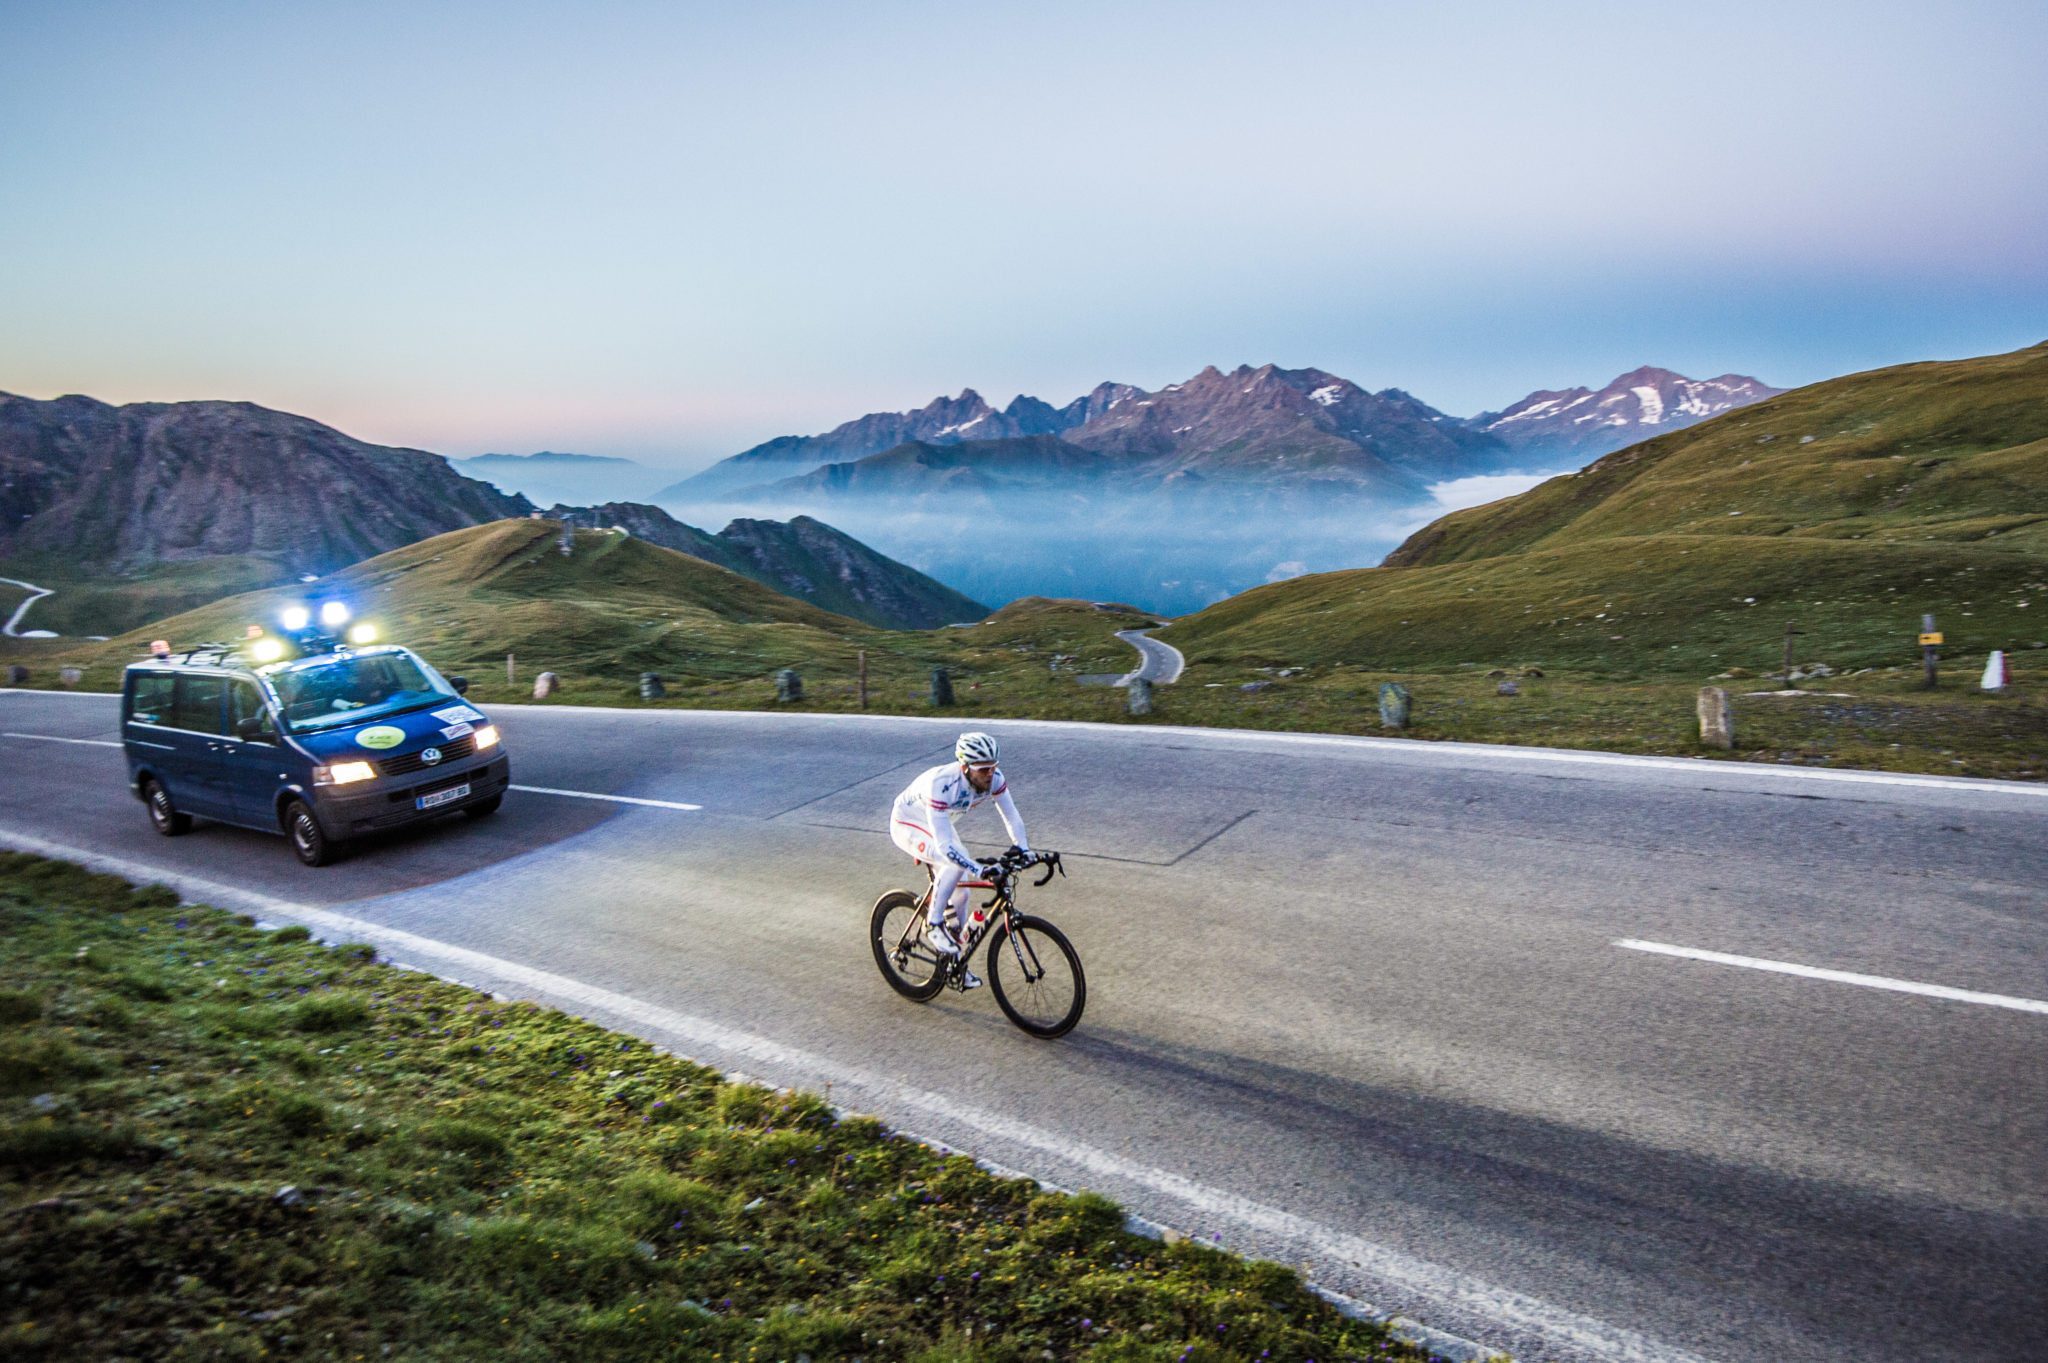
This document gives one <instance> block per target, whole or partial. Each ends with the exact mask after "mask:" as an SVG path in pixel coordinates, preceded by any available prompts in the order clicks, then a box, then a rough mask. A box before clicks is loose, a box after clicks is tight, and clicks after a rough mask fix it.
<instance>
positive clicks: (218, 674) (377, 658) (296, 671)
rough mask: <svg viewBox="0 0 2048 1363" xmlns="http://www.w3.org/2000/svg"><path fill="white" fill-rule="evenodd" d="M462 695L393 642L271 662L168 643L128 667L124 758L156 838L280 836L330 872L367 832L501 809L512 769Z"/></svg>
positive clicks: (489, 727)
mask: <svg viewBox="0 0 2048 1363" xmlns="http://www.w3.org/2000/svg"><path fill="white" fill-rule="evenodd" d="M461 689H462V684H461V683H460V682H459V681H458V683H456V684H454V685H451V684H450V683H449V682H448V681H447V680H446V679H445V678H443V677H442V676H441V674H440V673H438V672H436V671H435V670H434V669H433V668H432V667H431V666H429V665H428V664H427V662H426V661H425V660H424V659H422V658H421V657H419V655H417V654H415V653H414V652H412V650H410V649H407V648H401V647H398V646H397V645H383V646H379V647H373V648H346V647H339V646H333V647H328V648H325V649H322V650H321V651H317V652H313V653H310V654H308V655H307V656H303V657H299V658H295V659H292V660H290V661H278V662H271V663H262V664H259V663H255V662H253V661H252V660H250V659H247V658H245V657H244V656H243V655H242V654H240V653H238V652H236V651H234V650H232V649H230V648H228V647H226V646H224V645H223V646H212V647H201V648H196V649H192V650H190V651H188V652H185V653H182V654H173V653H171V652H170V651H169V650H168V647H167V646H165V647H162V648H160V650H159V651H158V653H157V655H156V656H155V657H154V658H152V659H150V660H149V661H146V662H139V663H131V664H129V666H128V670H127V673H126V675H125V677H124V678H123V680H122V684H121V746H122V748H123V750H124V751H125V752H126V753H127V754H128V776H129V781H130V784H131V786H132V787H133V789H134V792H135V796H136V798H137V799H139V800H141V801H142V802H143V804H144V805H146V806H147V807H148V810H149V819H150V823H151V824H153V825H154V826H155V828H156V831H157V832H159V833H161V834H163V835H164V836H166V837H174V836H176V835H177V834H180V833H183V832H185V831H186V830H187V829H189V828H191V826H192V820H193V819H194V818H195V817H197V818H202V819H213V820H216V821H217V822H220V823H230V824H238V825H240V826H241V827H243V828H256V829H261V830H264V831H266V832H271V833H283V834H284V835H285V836H286V837H287V838H288V839H289V840H290V842H291V845H292V851H293V852H295V853H297V854H298V858H299V860H300V861H302V862H304V863H306V865H308V866H324V865H326V864H327V863H328V862H330V861H333V860H334V859H335V858H336V857H338V856H340V855H341V853H342V851H343V850H344V849H345V848H346V846H347V844H348V843H349V842H350V841H351V840H352V839H355V838H358V837H361V836H363V835H364V834H368V833H376V832H381V831H383V830H385V829H389V828H397V827H400V826H402V825H405V824H409V823H417V822H419V821H421V820H424V819H432V818H437V817H439V816H440V815H442V814H447V813H452V812H453V811H455V810H461V811H462V812H463V813H464V814H468V815H471V816H473V817H482V816H484V815H487V814H491V813H494V812H496V810H497V808H498V806H499V805H500V804H502V803H503V802H504V799H505V790H506V787H507V786H508V785H510V784H511V780H512V764H511V761H510V759H509V758H507V756H506V755H505V750H504V748H503V747H502V746H501V745H500V743H499V741H498V729H497V726H496V725H494V724H492V723H490V722H489V720H488V719H487V718H486V717H485V716H484V714H483V712H482V711H480V710H478V709H477V708H476V707H474V706H472V705H470V704H469V703H468V702H467V701H465V700H464V699H463V698H462V695H461V694H460V692H461Z"/></svg>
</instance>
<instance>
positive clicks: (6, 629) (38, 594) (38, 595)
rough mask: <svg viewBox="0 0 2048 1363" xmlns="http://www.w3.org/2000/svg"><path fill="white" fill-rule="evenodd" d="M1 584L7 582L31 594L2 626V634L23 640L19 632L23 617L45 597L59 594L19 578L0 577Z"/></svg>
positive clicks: (52, 589) (0, 629)
mask: <svg viewBox="0 0 2048 1363" xmlns="http://www.w3.org/2000/svg"><path fill="white" fill-rule="evenodd" d="M0 582H5V583H7V584H8V585H9V586H11V587H19V588H21V589H22V590H23V591H25V592H27V593H28V594H29V595H28V599H27V600H26V601H24V602H22V603H21V604H20V605H19V606H16V607H15V608H14V614H12V615H10V616H8V617H7V623H6V624H5V625H0V634H5V635H7V636H8V637H9V638H13V639H19V638H22V637H24V636H23V635H22V634H21V633H20V632H19V631H20V627H21V617H22V616H24V615H27V614H28V608H29V607H30V606H33V605H34V604H35V603H36V602H38V601H40V600H42V599H43V598H44V597H46V596H55V595H56V594H57V593H56V590H55V589H54V588H51V587H38V586H37V585H36V584H35V583H33V582H23V581H22V580H21V579H20V578H18V577H0Z"/></svg>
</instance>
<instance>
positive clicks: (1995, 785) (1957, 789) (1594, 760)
mask: <svg viewBox="0 0 2048 1363" xmlns="http://www.w3.org/2000/svg"><path fill="white" fill-rule="evenodd" d="M0 695H18V696H69V697H72V698H73V699H76V700H112V699H114V698H115V696H114V693H113V692H110V691H39V690H36V689H34V688H32V687H8V686H0ZM491 708H492V709H493V710H518V711H527V710H539V711H544V712H546V713H548V714H550V715H555V716H558V717H571V718H576V717H582V716H612V715H636V716H639V717H641V718H647V717H650V716H662V717H665V718H669V719H670V722H680V721H690V722H698V723H717V722H720V721H729V722H739V721H743V720H760V719H772V720H779V721H783V722H786V723H801V722H805V721H811V722H818V721H834V722H845V723H855V724H913V725H924V726H927V727H937V728H944V729H951V730H953V731H955V732H956V733H957V732H958V731H959V729H960V727H961V726H962V725H963V724H966V723H969V722H972V723H976V724H981V725H984V726H986V727H987V728H990V729H996V728H999V727H1009V728H1019V729H1042V730H1047V731H1051V732H1067V731H1071V732H1075V733H1082V734H1086V735H1088V736H1089V737H1091V738H1096V739H1144V738H1152V737H1168V738H1193V739H1213V740H1217V741H1223V742H1237V743H1249V744H1253V745H1257V744H1261V743H1268V744H1285V745H1294V746H1301V745H1308V746H1311V747H1332V748H1360V749H1365V750H1368V751H1370V750H1381V751H1386V752H1390V753H1395V754H1399V755H1402V756H1409V757H1420V758H1423V759H1425V760H1430V759H1441V758H1446V757H1465V758H1473V759H1479V760H1484V761H1491V762H1562V763H1567V764H1578V765H1585V766H1602V767H1636V768H1641V769H1644V770H1649V771H1684V772H1690V773H1692V774H1693V775H1695V776H1708V775H1713V776H1724V777H1744V776H1755V777H1759V778H1762V779H1765V780H1780V781H1819V782H1841V783H1848V784H1852V785H1878V786H1910V787H1917V788H1920V789H1926V790H1945V791H1948V792H1950V793H1952V794H1978V795H2013V796H2024V797H2029V798H2034V799H2048V782H2034V781H2001V780H1995V779H1993V778H1991V777H1985V776H1904V775H1898V774H1894V773H1892V772H1884V771H1816V770H1814V769H1813V768H1811V767H1780V766H1765V765H1764V764H1762V763H1760V762H1733V761H1728V760H1726V759H1717V758H1708V757H1637V756H1634V755H1632V754H1629V753H1611V752H1599V751H1596V750H1592V749H1579V748H1537V747H1515V746H1513V745H1511V744H1506V743H1453V742H1449V741H1447V740H1441V739H1422V738H1372V737H1368V736H1366V735H1363V734H1298V733H1287V732H1284V731H1271V732H1269V731H1265V730H1260V729H1221V728H1217V729H1209V728H1202V727H1199V726H1196V725H1192V724H1117V723H1105V722H1097V721H1093V720H1080V719H1004V718H1002V717H1000V716H994V715H983V716H965V715H963V716H958V717H948V716H942V715H864V714H854V713H845V714H842V713H838V712H833V711H824V712H820V713H813V714H795V713H790V712H787V711H777V710H686V709H682V708H674V709H669V708H660V709H650V708H645V707H642V708H638V709H634V708H629V707H627V706H623V705H521V704H517V703H514V702H511V701H493V702H491Z"/></svg>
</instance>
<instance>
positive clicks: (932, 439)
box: [655, 383, 1138, 502]
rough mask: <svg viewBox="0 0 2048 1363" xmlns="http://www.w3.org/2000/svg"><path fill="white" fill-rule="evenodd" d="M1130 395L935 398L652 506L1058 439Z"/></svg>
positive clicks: (1108, 390)
mask: <svg viewBox="0 0 2048 1363" xmlns="http://www.w3.org/2000/svg"><path fill="white" fill-rule="evenodd" d="M1137 392H1138V390H1137V389H1135V388H1132V387H1131V386H1130V385H1129V384H1116V383H1104V384H1100V385H1098V386H1097V387H1096V388H1095V390H1094V391H1093V392H1091V393H1089V394H1088V395H1086V396H1085V397H1079V398H1076V399H1074V400H1073V401H1072V402H1070V403H1068V404H1067V405H1066V406H1064V407H1054V406H1052V405H1051V404H1049V403H1045V402H1041V401H1039V400H1038V399H1037V398H1034V397H1024V396H1019V397H1018V398H1017V399H1016V400H1015V401H1013V402H1012V403H1011V404H1010V405H1009V406H1008V407H1007V408H1005V409H1004V410H1002V411H1000V412H999V411H997V410H996V409H995V408H993V407H991V406H989V405H988V403H987V402H986V401H984V400H983V398H982V396H981V394H979V393H977V392H975V391H974V390H973V389H972V388H968V389H963V390H962V391H961V393H960V396H959V397H957V398H945V397H941V398H934V399H933V400H932V401H931V402H929V403H927V404H926V405H925V406H923V407H921V408H919V409H917V410H916V411H912V412H872V413H870V414H868V415H867V416H864V417H859V418H857V419H855V420H853V421H849V422H846V423H845V424H843V425H840V426H836V427H834V428H833V429H831V430H829V431H827V432H825V433H824V434H823V435H785V436H778V437H777V438H776V439H774V440H770V441H767V442H766V443H764V444H760V445H756V446H755V447H754V448H752V449H750V450H744V451H742V452H741V453H739V454H736V455H734V456H732V458H730V459H725V460H722V461H720V462H719V463H716V464H714V465H712V466H711V467H710V468H708V469H706V470H704V472H702V473H699V474H696V475H694V476H693V477H690V478H685V479H683V480H682V481H681V482H679V483H676V484H673V485H672V486H669V487H666V488H663V489H662V490H661V491H660V492H657V493H656V494H655V500H657V501H685V502H687V501H696V500H714V499H716V498H719V497H723V496H728V495H730V494H732V493H734V492H737V491H739V490H740V489H743V488H751V487H755V486H758V485H760V484H763V483H771V482H775V481H777V480H779V479H782V478H788V477H793V476H795V475H799V474H803V473H808V472H809V471H810V470H812V469H815V468H819V467H821V466H823V465H826V464H844V463H851V462H854V461H855V460H860V459H865V458H867V457H868V456H869V455H872V454H880V453H882V452H883V451H884V450H892V449H895V448H896V447H897V446H899V445H904V444H908V443H911V442H913V441H917V442H923V443H927V444H958V443H960V442H963V441H976V440H1008V439H1014V438H1016V437H1019V436H1033V435H1057V434H1059V433H1060V432H1061V431H1065V430H1070V429H1072V428H1074V427H1076V426H1079V425H1081V424H1083V423H1084V422H1086V421H1088V420H1090V419H1091V418H1092V417H1094V416H1096V415H1098V414H1099V413H1101V412H1103V411H1106V410H1107V409H1108V408H1109V407H1110V406H1112V405H1113V404H1114V403H1115V402H1116V401H1117V400H1119V399H1120V398H1121V397H1123V396H1125V395H1127V394H1136V393H1137Z"/></svg>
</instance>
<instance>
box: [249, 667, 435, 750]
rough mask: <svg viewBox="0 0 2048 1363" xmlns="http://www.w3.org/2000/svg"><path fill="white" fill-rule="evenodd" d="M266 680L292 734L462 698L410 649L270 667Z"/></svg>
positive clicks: (338, 725)
mask: <svg viewBox="0 0 2048 1363" xmlns="http://www.w3.org/2000/svg"><path fill="white" fill-rule="evenodd" d="M269 681H270V684H271V686H272V687H273V688H275V690H276V691H277V699H278V703H279V704H280V705H282V706H283V707H284V721H285V723H286V724H289V725H290V726H291V728H292V731H293V732H295V733H307V732H310V731H313V730H318V729H333V728H339V727H341V726H344V725H349V724H361V723H362V722H363V721H364V720H368V719H375V718H377V717H378V716H379V715H390V714H396V713H398V712H399V711H401V710H416V709H418V708H419V707H420V706H422V705H431V704H434V703H436V702H440V701H455V700H460V699H461V698H460V697H458V696H457V695H456V694H455V692H454V691H453V690H451V689H450V688H449V686H448V684H447V683H446V682H444V681H442V680H441V677H440V675H439V674H438V673H436V672H435V671H434V669H432V668H431V667H428V666H427V665H426V664H425V663H422V662H421V661H419V659H417V658H414V657H413V656H412V655H410V654H408V653H372V654H368V655H362V654H358V655H356V656H354V657H348V658H336V659H335V660H334V661H333V662H331V663H322V664H320V665H318V666H315V667H306V668H293V669H291V670H290V671H284V672H273V673H271V674H270V677H269Z"/></svg>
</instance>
